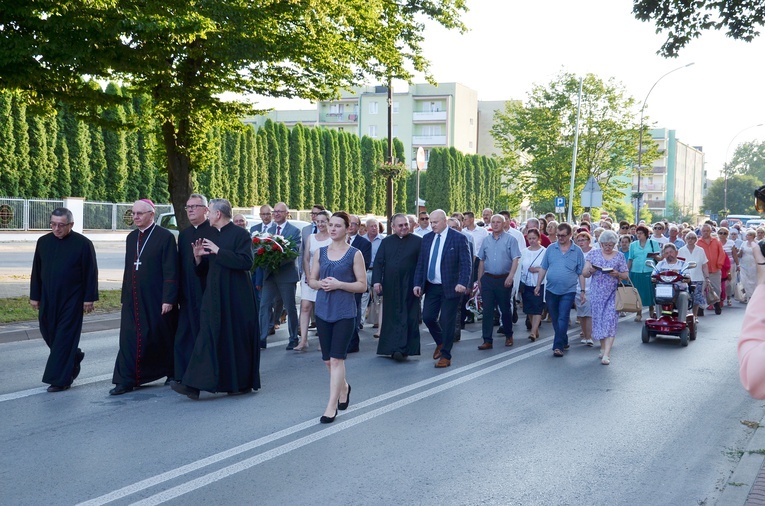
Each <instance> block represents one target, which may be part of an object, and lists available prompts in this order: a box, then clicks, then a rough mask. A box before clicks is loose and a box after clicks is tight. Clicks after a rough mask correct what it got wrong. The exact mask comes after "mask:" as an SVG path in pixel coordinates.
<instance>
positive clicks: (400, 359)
mask: <svg viewBox="0 0 765 506" xmlns="http://www.w3.org/2000/svg"><path fill="white" fill-rule="evenodd" d="M393 360H395V361H396V362H406V355H404V354H403V353H401V352H400V351H394V352H393Z"/></svg>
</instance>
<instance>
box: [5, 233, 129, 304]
mask: <svg viewBox="0 0 765 506" xmlns="http://www.w3.org/2000/svg"><path fill="white" fill-rule="evenodd" d="M93 246H94V248H95V250H96V258H97V259H98V286H99V288H100V289H101V290H114V289H117V288H120V287H121V286H122V272H123V269H124V265H125V241H124V240H122V241H121V242H118V241H114V242H94V243H93ZM34 253H35V243H34V242H16V243H10V242H0V299H2V298H5V297H20V296H22V295H29V275H30V274H31V272H32V259H33V257H34Z"/></svg>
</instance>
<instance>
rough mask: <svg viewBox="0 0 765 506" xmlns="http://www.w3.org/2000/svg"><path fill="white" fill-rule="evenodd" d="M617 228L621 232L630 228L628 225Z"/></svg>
mask: <svg viewBox="0 0 765 506" xmlns="http://www.w3.org/2000/svg"><path fill="white" fill-rule="evenodd" d="M619 228H621V229H622V230H626V229H628V228H630V226H629V225H622V226H621V227H619Z"/></svg>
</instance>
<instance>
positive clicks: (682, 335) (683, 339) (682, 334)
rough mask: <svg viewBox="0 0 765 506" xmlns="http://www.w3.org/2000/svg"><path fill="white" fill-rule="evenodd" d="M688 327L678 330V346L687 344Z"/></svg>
mask: <svg viewBox="0 0 765 506" xmlns="http://www.w3.org/2000/svg"><path fill="white" fill-rule="evenodd" d="M688 334H689V332H688V329H685V330H683V331H682V332H680V346H688Z"/></svg>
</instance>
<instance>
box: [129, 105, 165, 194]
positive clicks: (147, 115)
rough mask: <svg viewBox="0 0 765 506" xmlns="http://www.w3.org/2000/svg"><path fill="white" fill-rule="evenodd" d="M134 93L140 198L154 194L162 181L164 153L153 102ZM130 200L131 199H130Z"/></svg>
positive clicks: (137, 184) (137, 182)
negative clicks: (160, 174)
mask: <svg viewBox="0 0 765 506" xmlns="http://www.w3.org/2000/svg"><path fill="white" fill-rule="evenodd" d="M131 93H132V94H133V111H134V112H135V118H136V122H137V124H138V126H139V128H138V131H137V137H138V138H137V146H138V159H139V163H140V167H141V168H140V172H139V174H138V179H137V180H136V182H135V184H136V186H137V188H138V198H143V197H144V196H145V195H154V194H155V191H154V189H155V186H156V185H157V184H159V182H160V181H158V180H157V174H159V173H160V172H161V167H163V166H164V164H163V163H162V158H163V156H162V155H163V153H161V150H160V149H159V148H158V145H157V140H158V138H159V136H158V133H159V125H158V124H157V122H156V120H155V119H154V115H153V114H152V105H153V104H152V102H151V99H150V98H149V96H148V95H146V94H141V93H138V94H134V93H133V92H132V91H131ZM128 202H129V201H128Z"/></svg>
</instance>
